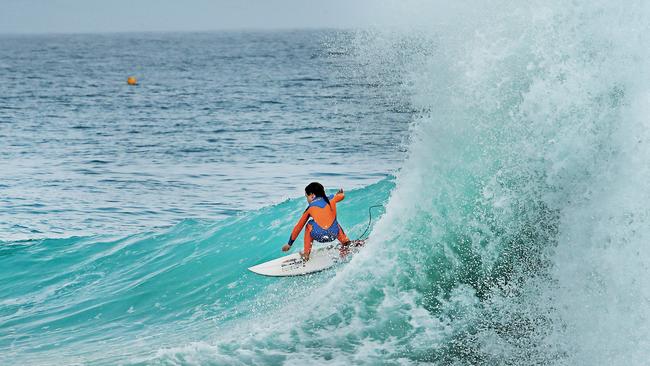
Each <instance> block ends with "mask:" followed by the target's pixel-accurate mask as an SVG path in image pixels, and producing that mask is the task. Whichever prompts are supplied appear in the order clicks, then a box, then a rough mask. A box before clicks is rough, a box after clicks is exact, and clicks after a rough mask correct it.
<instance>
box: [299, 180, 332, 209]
mask: <svg viewBox="0 0 650 366" xmlns="http://www.w3.org/2000/svg"><path fill="white" fill-rule="evenodd" d="M305 193H307V195H310V194H315V195H316V197H320V198H322V199H324V200H325V202H327V204H328V205H329V204H330V199H329V198H327V194H325V187H323V185H322V184H320V183H318V182H311V183H309V184H308V185H307V187H305Z"/></svg>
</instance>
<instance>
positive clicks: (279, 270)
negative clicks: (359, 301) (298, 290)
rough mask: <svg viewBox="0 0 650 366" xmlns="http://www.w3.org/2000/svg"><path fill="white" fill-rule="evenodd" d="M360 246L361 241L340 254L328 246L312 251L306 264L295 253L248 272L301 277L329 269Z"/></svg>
mask: <svg viewBox="0 0 650 366" xmlns="http://www.w3.org/2000/svg"><path fill="white" fill-rule="evenodd" d="M361 245H363V242H362V241H359V242H355V243H354V244H353V245H351V248H350V250H348V252H347V253H341V251H340V250H339V247H337V246H335V245H332V244H330V245H328V246H325V247H320V248H315V249H313V250H312V251H311V254H310V256H309V260H308V261H307V262H305V261H303V260H302V258H301V257H300V253H298V252H296V253H293V254H289V255H286V256H284V257H280V258H277V259H273V260H271V261H268V262H264V263H262V264H258V265H256V266H253V267H250V268H248V270H250V271H251V272H254V273H257V274H261V275H263V276H272V277H284V276H302V275H306V274H308V273H314V272H320V271H323V270H325V269H328V268H331V267H332V266H334V265H336V264H337V263H339V262H340V261H341V260H344V259H345V258H346V257H347V256H348V255H350V254H351V253H352V252H355V251H356V249H357V247H359V246H361Z"/></svg>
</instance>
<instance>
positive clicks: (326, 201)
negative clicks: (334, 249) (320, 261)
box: [282, 182, 350, 261]
mask: <svg viewBox="0 0 650 366" xmlns="http://www.w3.org/2000/svg"><path fill="white" fill-rule="evenodd" d="M305 197H306V198H307V203H308V204H309V205H308V206H307V209H306V210H305V212H303V214H302V216H301V217H300V220H298V223H297V224H296V226H295V227H294V228H293V231H292V232H291V236H290V237H289V242H288V243H287V244H285V245H284V246H283V247H282V251H283V252H286V251H287V250H289V249H291V245H293V242H294V241H295V240H296V238H297V237H298V234H300V232H301V231H302V228H303V226H305V224H307V228H306V229H305V240H304V248H303V252H301V253H300V256H301V257H302V259H303V260H304V261H307V260H309V254H310V253H311V245H312V242H313V241H314V240H316V241H318V242H320V243H327V242H330V241H334V239H338V240H339V242H340V243H341V245H342V247H343V248H347V246H348V245H349V244H350V239H348V237H347V235H345V232H343V228H342V227H341V225H339V223H338V221H337V220H336V203H337V202H339V201H343V199H344V198H345V194H344V193H343V189H340V190H339V191H338V192H337V193H336V194H334V195H331V196H329V197H328V196H327V195H326V194H325V188H324V187H323V185H322V184H320V183H318V182H312V183H309V185H307V187H305ZM308 220H309V221H308ZM343 248H342V250H343Z"/></svg>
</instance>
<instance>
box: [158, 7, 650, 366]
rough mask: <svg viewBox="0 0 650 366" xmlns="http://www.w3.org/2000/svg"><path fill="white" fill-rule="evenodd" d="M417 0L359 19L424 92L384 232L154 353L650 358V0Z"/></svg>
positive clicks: (372, 42) (286, 358)
mask: <svg viewBox="0 0 650 366" xmlns="http://www.w3.org/2000/svg"><path fill="white" fill-rule="evenodd" d="M408 6H411V8H409V13H410V14H419V15H417V17H419V18H418V19H415V20H413V22H412V23H413V24H415V25H416V27H415V28H414V29H412V30H410V31H379V32H375V33H363V34H360V35H359V50H358V52H359V54H360V57H366V58H367V60H368V64H369V66H368V67H369V69H373V70H374V71H377V70H379V71H381V70H386V68H388V69H390V70H399V72H398V73H397V74H395V73H390V72H385V73H382V72H373V73H372V74H373V77H376V78H379V79H381V78H382V77H389V78H401V79H402V81H403V83H404V85H405V88H407V89H408V91H409V93H412V103H413V106H414V108H415V109H417V110H421V111H422V112H421V113H420V115H419V117H418V118H417V120H416V121H415V123H414V125H413V129H412V138H411V140H412V141H411V145H410V149H409V158H408V159H407V161H406V162H405V164H404V166H403V168H402V170H401V171H400V173H399V174H398V177H397V181H396V188H395V189H394V191H393V192H392V194H391V197H390V200H389V202H388V204H387V207H386V214H385V215H384V216H383V217H382V219H381V221H380V222H379V223H378V224H377V226H376V227H375V229H374V231H373V234H372V236H371V240H370V242H369V244H368V246H367V249H366V250H364V251H363V252H362V253H360V254H359V255H358V256H356V257H355V258H354V259H353V260H352V261H351V263H350V264H349V265H347V266H345V267H344V268H341V269H340V270H338V271H337V273H336V276H334V277H333V278H331V279H327V280H325V279H323V281H322V282H323V283H322V285H319V286H316V287H314V288H312V289H310V290H308V291H309V296H306V297H304V298H303V297H299V298H292V299H291V300H290V301H287V305H285V306H282V307H280V308H279V309H278V310H277V311H273V312H271V313H270V314H265V315H263V314H259V315H257V316H255V317H254V318H252V319H249V320H246V321H241V322H240V323H238V326H237V327H232V328H230V329H228V330H227V331H226V332H224V333H222V334H220V335H219V336H218V337H215V338H214V339H213V340H211V341H209V342H206V343H192V344H187V345H185V346H182V347H178V348H171V349H165V350H164V351H161V353H159V354H158V355H156V357H155V358H154V359H155V360H156V361H158V362H162V363H169V364H288V365H298V364H319V363H323V362H329V363H331V364H422V363H431V364H443V365H446V364H454V365H477V364H484V365H494V364H517V365H522V364H525V365H528V364H534V365H538V364H557V365H574V364H580V365H587V364H591V365H596V364H602V365H627V364H643V363H645V362H647V360H648V359H649V358H650V355H649V354H648V350H649V349H650V344H649V342H650V340H649V338H648V337H647V335H648V334H650V321H649V320H648V319H650V310H649V309H650V306H649V305H650V287H648V285H647V284H646V283H645V282H644V279H645V278H648V275H650V266H648V265H647V263H648V260H649V259H650V249H649V248H648V246H647V242H648V233H649V231H648V217H649V211H648V208H647V207H648V206H647V203H648V202H650V201H649V198H650V197H649V195H650V189H648V186H647V185H646V184H644V182H647V181H648V178H650V177H649V175H650V174H649V173H650V172H649V170H648V165H647V158H648V155H649V153H650V151H649V148H650V145H649V141H650V140H648V137H649V136H648V134H649V133H650V132H649V131H650V128H648V115H649V114H648V100H649V99H648V98H649V97H650V94H649V93H648V85H650V84H649V83H648V70H649V68H648V65H647V62H648V61H647V60H648V59H650V58H648V57H647V56H648V55H647V52H648V49H650V48H649V47H648V46H650V44H649V42H648V41H649V39H648V34H649V33H648V32H647V30H648V27H647V22H646V20H645V19H648V16H649V15H650V13H649V12H650V9H648V6H647V5H646V4H645V3H642V2H631V3H630V4H625V5H624V4H620V3H616V4H614V3H610V2H604V1H597V2H581V1H574V2H571V3H566V2H561V1H553V2H537V1H534V2H527V3H526V4H521V3H518V2H511V1H491V2H488V3H487V4H481V5H479V4H475V3H472V4H470V6H467V7H464V6H461V5H458V6H454V7H451V8H449V9H444V11H447V12H448V13H446V14H444V15H440V14H437V15H435V16H433V15H431V19H432V21H431V22H428V21H427V16H428V15H427V14H426V11H422V12H418V11H417V7H418V6H419V5H418V4H410V5H408ZM441 11H443V10H441ZM422 14H424V15H422ZM409 21H410V19H409ZM430 24H435V25H430ZM419 25H422V26H419ZM289 293H290V292H289ZM296 309H297V310H296Z"/></svg>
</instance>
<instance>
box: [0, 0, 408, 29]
mask: <svg viewBox="0 0 650 366" xmlns="http://www.w3.org/2000/svg"><path fill="white" fill-rule="evenodd" d="M388 3H392V4H393V5H394V3H395V0H380V1H378V0H0V33H85V32H128V31H201V30H220V29H284V28H323V27H327V28H355V27H366V26H372V25H376V24H377V23H378V21H379V20H378V18H379V17H380V14H386V12H385V5H386V4H388Z"/></svg>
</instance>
